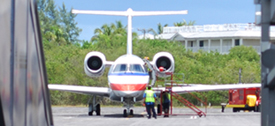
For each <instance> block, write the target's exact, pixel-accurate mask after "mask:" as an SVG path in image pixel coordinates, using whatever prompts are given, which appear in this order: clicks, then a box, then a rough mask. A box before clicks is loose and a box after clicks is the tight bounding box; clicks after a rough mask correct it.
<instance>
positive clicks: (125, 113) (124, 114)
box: [123, 109, 127, 117]
mask: <svg viewBox="0 0 275 126" xmlns="http://www.w3.org/2000/svg"><path fill="white" fill-rule="evenodd" d="M123 117H127V110H126V109H124V110H123Z"/></svg>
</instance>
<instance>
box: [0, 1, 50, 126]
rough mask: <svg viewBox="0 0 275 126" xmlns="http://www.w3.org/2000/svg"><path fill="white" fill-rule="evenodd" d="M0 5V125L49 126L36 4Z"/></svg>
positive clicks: (14, 3)
mask: <svg viewBox="0 0 275 126" xmlns="http://www.w3.org/2000/svg"><path fill="white" fill-rule="evenodd" d="M0 3H1V4H0V57H1V60H0V61H1V62H0V125H7V126H50V125H53V120H52V114H51V106H50V99H49V91H48V87H47V84H48V83H47V76H46V69H45V62H44V54H43V48H42V40H41V34H40V27H39V19H38V12H37V7H36V0H0Z"/></svg>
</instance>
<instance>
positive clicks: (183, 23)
mask: <svg viewBox="0 0 275 126" xmlns="http://www.w3.org/2000/svg"><path fill="white" fill-rule="evenodd" d="M194 24H195V21H189V23H187V22H186V21H185V20H184V19H183V21H182V22H175V23H174V26H176V27H180V26H193V25H194Z"/></svg>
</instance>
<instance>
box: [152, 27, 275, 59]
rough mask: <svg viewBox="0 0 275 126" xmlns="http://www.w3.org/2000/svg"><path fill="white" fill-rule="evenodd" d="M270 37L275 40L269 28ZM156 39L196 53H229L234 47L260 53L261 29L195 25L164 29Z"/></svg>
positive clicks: (274, 31) (274, 33)
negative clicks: (174, 43)
mask: <svg viewBox="0 0 275 126" xmlns="http://www.w3.org/2000/svg"><path fill="white" fill-rule="evenodd" d="M270 37H271V39H272V40H274V39H275V28H274V27H271V29H270ZM156 38H160V39H167V40H176V41H180V42H182V44H183V45H184V46H185V47H187V49H190V50H193V51H194V52H197V51H198V50H204V51H210V50H212V51H218V52H220V53H222V54H224V53H229V50H230V49H231V48H232V47H234V46H239V45H244V46H252V47H253V48H255V49H256V50H257V52H258V53H260V51H261V50H260V40H261V27H259V26H255V25H254V24H222V25H196V26H182V27H164V29H163V34H160V35H158V36H156Z"/></svg>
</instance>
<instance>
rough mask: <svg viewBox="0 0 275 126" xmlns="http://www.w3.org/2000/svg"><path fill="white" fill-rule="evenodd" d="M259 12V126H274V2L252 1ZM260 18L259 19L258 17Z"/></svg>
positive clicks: (272, 0) (273, 0) (268, 0)
mask: <svg viewBox="0 0 275 126" xmlns="http://www.w3.org/2000/svg"><path fill="white" fill-rule="evenodd" d="M254 2H255V4H256V5H260V6H261V10H260V11H259V12H258V14H257V12H256V18H260V22H259V23H258V24H259V25H261V27H262V33H261V51H262V53H261V63H262V66H261V69H262V70H261V77H262V87H261V88H262V91H261V96H262V101H261V102H262V104H261V110H262V113H261V125H262V126H274V125H275V113H274V108H275V68H274V65H275V55H274V54H275V45H274V42H272V41H270V26H271V25H275V0H254ZM259 16H260V17H259Z"/></svg>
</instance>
